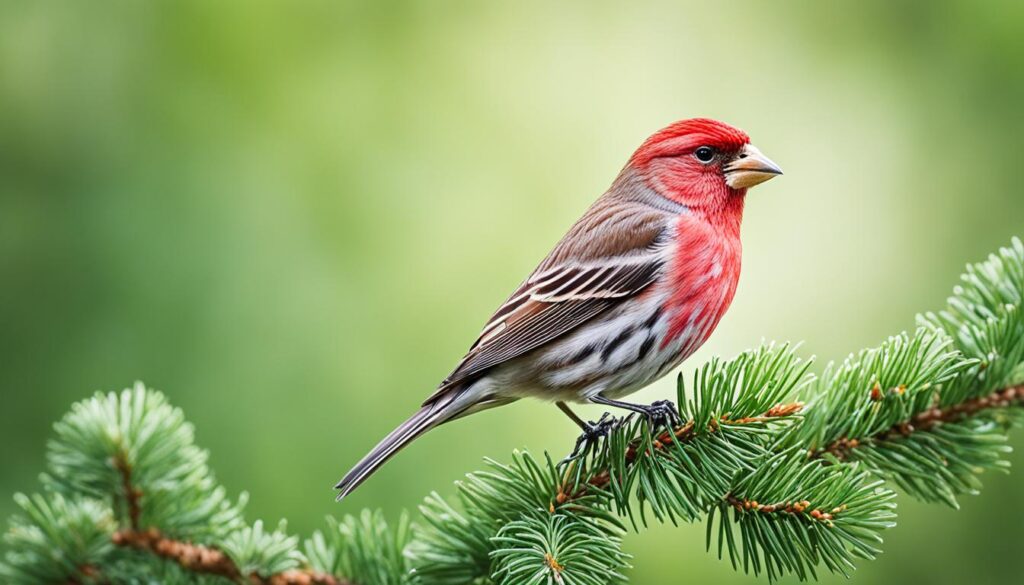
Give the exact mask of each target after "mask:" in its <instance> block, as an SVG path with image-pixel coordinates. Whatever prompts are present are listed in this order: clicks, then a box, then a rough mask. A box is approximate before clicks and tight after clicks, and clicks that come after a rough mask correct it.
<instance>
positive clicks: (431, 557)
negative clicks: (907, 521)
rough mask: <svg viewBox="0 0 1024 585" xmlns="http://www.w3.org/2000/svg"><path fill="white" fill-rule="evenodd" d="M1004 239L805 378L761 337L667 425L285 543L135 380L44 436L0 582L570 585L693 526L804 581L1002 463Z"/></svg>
mask: <svg viewBox="0 0 1024 585" xmlns="http://www.w3.org/2000/svg"><path fill="white" fill-rule="evenodd" d="M1022 299H1024V245H1022V244H1021V242H1020V241H1019V240H1017V239H1014V240H1013V242H1012V244H1011V246H1009V247H1007V248H1004V249H1002V250H1000V251H999V253H998V254H995V255H992V256H990V257H989V258H988V259H987V260H986V261H985V262H982V263H979V264H975V265H971V266H968V268H967V272H966V274H965V275H964V277H963V281H962V283H961V285H960V286H958V287H956V289H954V294H953V296H952V297H951V298H950V300H949V303H948V306H947V307H946V308H945V309H943V310H941V311H939V312H936V313H926V314H924V315H921V316H919V317H918V324H919V328H918V329H917V330H916V331H914V332H913V333H901V334H899V335H896V336H893V337H891V338H889V339H888V340H886V341H885V342H883V343H882V344H881V345H879V346H878V347H876V348H873V349H868V350H864V351H861V352H858V353H856V354H854V355H851V356H850V357H849V358H848V359H846V360H845V361H843V362H842V363H840V364H837V365H829V366H827V367H826V368H825V369H824V372H823V373H822V374H821V375H820V376H815V375H813V374H809V373H808V370H809V366H810V360H801V359H800V358H799V357H798V356H797V355H796V352H795V351H794V349H793V348H792V347H790V346H788V345H774V344H765V345H763V346H761V347H760V348H758V349H755V350H752V351H748V352H744V353H742V354H740V355H739V356H737V357H736V358H733V359H731V360H722V359H717V358H716V359H714V360H712V361H710V362H709V363H707V364H705V365H704V366H702V367H701V368H699V369H698V370H697V371H696V373H695V374H694V377H693V381H692V383H691V384H690V386H689V389H688V391H687V388H686V387H685V386H684V384H683V379H682V377H680V378H679V382H678V414H679V419H680V421H681V422H680V423H679V424H671V425H663V424H658V425H652V424H651V423H650V422H649V421H647V420H646V419H637V418H633V417H630V418H625V419H622V420H620V421H619V422H618V423H617V424H616V425H614V426H613V427H612V428H611V429H610V431H609V433H608V434H607V435H606V436H605V437H603V438H600V439H598V440H595V441H592V442H590V443H588V444H585V445H584V448H583V449H582V450H580V451H578V452H575V453H573V454H572V456H570V457H568V458H566V459H564V460H561V461H558V462H556V461H555V460H554V459H553V458H552V457H551V456H550V455H548V454H545V455H544V456H543V457H541V458H535V457H533V456H532V455H530V454H529V453H525V452H517V453H514V454H513V456H512V459H511V461H510V462H509V463H500V462H497V461H493V460H488V461H487V467H486V469H484V470H482V471H478V472H475V473H471V474H469V475H468V476H467V477H466V479H465V480H464V481H461V482H458V483H457V486H456V491H455V495H454V497H452V498H444V497H442V496H440V495H439V494H437V493H433V494H431V495H430V496H428V497H427V498H426V500H425V501H424V503H423V505H422V506H421V507H420V514H419V519H418V520H417V521H416V522H415V523H413V522H411V521H410V520H409V518H408V517H407V516H405V515H403V516H401V517H400V518H399V519H398V521H397V522H396V523H394V524H389V523H388V522H387V521H386V520H385V518H384V516H383V514H382V513H380V512H379V511H378V512H369V511H364V512H363V513H362V514H360V515H359V516H346V517H344V518H342V519H341V520H335V519H333V518H328V519H327V526H326V528H325V529H323V530H320V531H316V532H314V534H313V535H312V536H311V537H310V538H308V539H305V540H300V539H299V538H298V537H297V536H293V535H289V534H288V533H287V532H286V527H285V525H284V523H283V522H282V523H281V524H280V525H279V526H278V527H277V529H275V530H267V529H265V528H264V526H263V524H262V523H261V522H259V521H257V522H255V523H253V524H247V523H246V522H245V520H244V518H243V509H244V504H245V495H244V494H242V495H240V496H239V497H238V498H237V499H235V500H232V499H230V498H229V497H228V496H227V493H226V491H225V490H224V489H223V488H222V487H220V486H219V485H218V484H217V482H216V480H215V477H214V476H213V474H212V472H211V471H210V469H209V468H208V466H207V464H206V461H207V454H206V452H205V451H203V450H202V449H200V448H199V447H197V446H196V445H195V443H194V436H193V430H192V427H191V426H190V425H189V424H188V423H187V422H186V421H185V417H184V415H183V413H182V412H181V411H180V410H179V409H176V408H173V407H172V406H170V405H169V404H168V402H167V400H166V399H165V398H164V396H163V395H162V394H160V393H159V392H155V391H152V390H147V389H146V388H145V387H143V386H142V385H141V384H137V385H136V386H135V387H134V388H131V389H128V390H125V391H123V392H121V393H109V394H97V395H95V396H94V397H92V398H90V399H87V400H84V401H82V402H79V403H77V404H75V405H74V406H73V407H72V409H71V412H69V413H68V415H66V416H65V417H64V418H63V419H62V420H61V421H60V422H58V423H57V424H56V425H55V438H54V439H53V440H52V441H51V442H50V443H49V445H48V447H49V449H48V453H47V471H46V473H45V474H43V476H42V487H43V489H42V491H41V492H40V493H38V494H34V495H32V496H25V495H21V494H18V495H16V496H15V500H16V502H17V504H18V507H19V509H20V512H19V513H17V514H16V515H15V516H14V517H13V518H12V519H11V522H10V530H9V531H8V532H7V534H6V535H5V537H4V542H5V544H6V552H5V554H4V557H3V561H2V562H0V579H2V580H3V581H4V582H9V583H13V584H16V585H19V584H26V585H28V584H44V583H71V584H83V585H84V584H93V583H95V584H101V583H151V582H154V581H156V582H160V583H169V584H178V583H181V584H184V583H201V584H210V585H212V584H215V583H231V582H235V583H265V584H274V585H287V584H304V585H384V584H389V585H390V584H400V585H432V584H460V585H461V584H466V583H476V584H489V583H495V584H516V585H519V584H542V583H544V584H547V583H554V584H579V585H597V584H599V583H615V582H624V581H626V576H627V574H628V569H629V562H630V558H629V555H628V554H626V553H625V552H624V551H623V550H622V537H623V535H624V534H625V532H626V531H629V530H642V529H643V528H644V527H646V526H647V524H648V523H649V522H651V521H655V522H672V523H674V524H678V523H692V522H697V521H704V522H706V531H707V547H708V549H709V550H710V551H714V552H715V553H717V555H718V556H719V558H723V559H728V562H729V563H730V564H731V565H732V566H733V567H734V568H735V569H737V570H743V571H745V572H751V573H754V574H765V575H766V576H767V577H768V578H769V580H773V579H776V578H778V577H781V576H783V575H795V576H796V577H798V578H800V579H808V578H815V577H816V576H817V575H818V573H819V571H821V570H826V571H830V572H839V573H843V574H848V573H849V572H850V571H851V570H852V569H853V568H854V566H855V564H854V563H855V560H856V559H858V558H861V559H871V558H874V557H875V556H876V555H877V554H878V553H879V551H880V545H881V532H882V531H883V530H884V529H887V528H890V527H891V526H893V519H894V508H895V501H894V498H895V495H894V492H893V491H892V490H891V489H890V488H889V487H888V485H889V484H890V483H891V484H893V485H895V486H898V487H900V488H901V489H902V490H903V491H905V492H906V493H908V494H909V495H911V496H913V497H917V498H920V499H922V500H925V501H936V502H943V503H946V504H948V505H951V506H956V505H957V498H958V497H959V496H961V495H964V494H973V493H977V491H978V490H979V488H980V487H981V482H980V479H979V475H980V473H981V472H982V471H984V470H986V469H1005V468H1006V465H1007V463H1006V461H1005V453H1006V451H1007V450H1008V447H1007V446H1006V444H1005V443H1006V432H1007V431H1008V430H1009V429H1011V428H1013V427H1015V426H1019V425H1020V424H1021V423H1022V422H1024V316H1022V312H1021V301H1022Z"/></svg>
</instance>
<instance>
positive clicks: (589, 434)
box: [558, 412, 619, 467]
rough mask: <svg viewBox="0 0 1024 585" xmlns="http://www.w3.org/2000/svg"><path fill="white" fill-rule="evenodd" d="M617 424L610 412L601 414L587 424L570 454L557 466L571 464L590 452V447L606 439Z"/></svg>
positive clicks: (617, 420) (617, 421)
mask: <svg viewBox="0 0 1024 585" xmlns="http://www.w3.org/2000/svg"><path fill="white" fill-rule="evenodd" d="M617 424H619V419H617V418H615V417H614V416H612V415H611V413H610V412H606V413H604V414H602V415H601V418H599V419H597V421H596V422H593V421H591V422H588V423H587V428H586V429H584V431H583V433H582V434H580V436H579V438H577V439H576V446H575V447H573V449H572V453H570V454H569V456H568V457H566V458H565V459H563V460H562V461H561V462H560V463H559V464H558V465H559V467H561V466H563V465H566V464H568V463H571V462H572V461H576V460H577V459H579V458H581V457H583V456H584V455H586V454H587V452H588V451H589V450H590V447H591V446H592V445H596V444H597V443H598V441H600V440H601V439H603V438H605V437H607V436H608V433H610V432H611V430H612V429H613V428H615V426H616V425H617Z"/></svg>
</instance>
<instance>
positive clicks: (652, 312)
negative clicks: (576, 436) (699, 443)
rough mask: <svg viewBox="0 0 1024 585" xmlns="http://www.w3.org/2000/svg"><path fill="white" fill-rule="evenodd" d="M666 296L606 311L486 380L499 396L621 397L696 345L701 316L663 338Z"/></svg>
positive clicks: (655, 295) (655, 293) (666, 369)
mask: <svg viewBox="0 0 1024 585" xmlns="http://www.w3.org/2000/svg"><path fill="white" fill-rule="evenodd" d="M666 298H667V293H664V292H662V291H660V290H657V289H656V290H655V291H653V292H652V293H651V294H648V295H645V296H644V297H643V298H642V299H636V300H634V301H632V302H628V303H625V304H624V305H622V306H621V307H619V308H616V309H614V310H612V311H609V312H608V313H607V314H606V315H603V316H601V317H599V318H597V319H594V320H593V321H591V322H589V323H587V324H585V325H583V326H582V327H580V328H579V329H577V330H575V331H573V332H572V333H570V334H568V335H566V336H565V337H564V338H562V339H560V340H557V341H555V342H553V343H551V344H549V345H547V346H544V347H542V348H540V349H538V350H536V351H533V352H531V353H528V354H526V355H524V356H522V357H519V358H516V359H514V360H511V361H509V362H506V363H505V364H502V365H501V366H499V367H497V368H495V369H494V370H493V371H492V372H491V373H490V374H489V375H488V376H487V379H486V380H485V381H484V382H485V383H484V384H483V386H484V387H486V388H487V390H488V391H490V392H492V393H494V394H497V395H501V396H515V397H523V396H532V397H535V398H542V399H547V400H568V401H578V400H587V399H588V398H590V397H593V396H595V395H597V394H602V395H604V396H606V397H609V398H616V397H620V396H625V395H627V394H630V393H632V392H635V391H637V390H639V389H641V388H643V387H645V386H647V385H648V384H650V383H651V382H654V381H655V380H657V379H659V378H661V377H662V376H664V375H665V374H667V373H668V372H669V371H671V370H672V369H673V368H675V367H676V366H677V365H679V363H680V362H682V361H683V360H684V359H686V358H687V357H689V356H690V355H691V354H692V353H693V352H694V351H696V350H697V348H698V347H699V345H700V342H701V341H702V338H703V336H702V335H701V331H700V330H701V329H703V325H704V324H703V323H702V321H703V319H701V314H700V313H701V312H702V311H695V312H694V314H693V315H692V316H691V317H690V319H689V323H688V324H687V326H686V328H685V329H684V330H683V332H682V334H681V335H678V336H677V337H675V338H674V339H673V340H672V341H670V342H669V343H667V344H666V343H665V342H664V340H665V337H666V335H667V332H668V329H669V321H670V319H671V317H672V315H671V314H669V313H668V312H666V311H663V310H659V308H660V307H663V306H664V305H665V301H666Z"/></svg>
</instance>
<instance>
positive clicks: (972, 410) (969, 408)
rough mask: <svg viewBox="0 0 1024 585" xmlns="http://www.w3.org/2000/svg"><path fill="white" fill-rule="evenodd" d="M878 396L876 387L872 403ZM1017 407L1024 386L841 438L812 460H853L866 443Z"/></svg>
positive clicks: (1021, 400)
mask: <svg viewBox="0 0 1024 585" xmlns="http://www.w3.org/2000/svg"><path fill="white" fill-rule="evenodd" d="M876 396H881V390H880V388H879V387H878V385H877V384H876V385H875V387H874V388H872V389H871V400H872V401H875V402H877V401H879V400H881V398H876ZM1016 403H1024V384H1022V385H1018V386H1010V387H1009V388H1003V389H1002V390H996V391H995V392H992V393H991V394H987V395H985V396H978V397H976V398H970V399H968V400H965V401H963V402H961V403H959V404H953V405H951V406H947V407H944V408H940V407H938V406H936V407H933V408H930V409H928V410H925V411H923V412H919V413H917V414H916V415H914V417H913V418H911V419H909V420H906V421H902V422H898V423H896V424H894V425H892V426H891V427H889V428H888V429H886V430H884V431H882V432H880V433H878V434H877V435H875V436H872V437H862V438H857V437H840V438H838V439H836V440H835V441H833V442H832V443H831V444H830V445H829V446H828V447H825V448H824V449H818V450H815V451H811V453H810V457H811V458H812V459H813V458H817V457H821V456H822V455H824V454H826V453H829V454H831V455H833V456H835V457H836V458H837V459H840V460H843V459H846V458H847V457H849V456H850V453H851V451H853V450H854V449H856V448H858V447H860V446H862V445H864V444H865V443H871V442H875V441H887V440H890V439H897V438H901V437H908V436H910V435H911V434H913V433H915V432H918V431H927V430H929V429H932V428H935V427H937V426H939V425H942V424H944V423H950V422H957V421H960V420H963V419H965V418H967V417H969V416H971V415H973V414H976V413H978V412H980V411H982V410H987V409H990V408H1005V407H1007V406H1010V405H1012V404H1016Z"/></svg>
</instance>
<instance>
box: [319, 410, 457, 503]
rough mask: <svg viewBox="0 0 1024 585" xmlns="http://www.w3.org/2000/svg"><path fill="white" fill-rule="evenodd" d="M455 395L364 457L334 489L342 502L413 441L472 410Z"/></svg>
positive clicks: (402, 426) (404, 425) (412, 419)
mask: <svg viewBox="0 0 1024 585" xmlns="http://www.w3.org/2000/svg"><path fill="white" fill-rule="evenodd" d="M455 394H456V393H452V394H449V395H447V396H441V397H439V398H438V399H437V400H435V401H433V402H430V403H428V404H425V405H424V406H423V407H422V408H420V409H419V411H417V412H416V414H414V415H412V416H411V417H409V419H408V420H407V421H405V422H403V423H402V424H400V425H398V428H396V429H395V430H393V431H391V432H390V433H388V436H386V437H384V438H383V439H382V440H381V441H380V443H377V446H376V447H374V448H373V450H372V451H370V452H369V453H368V454H367V455H366V456H365V457H363V458H362V460H360V461H359V463H356V465H355V467H353V468H352V469H351V470H350V471H349V472H348V473H346V474H345V477H343V478H342V479H341V481H339V482H338V485H336V486H334V489H337V490H339V493H338V500H341V499H342V498H344V497H345V496H347V495H349V494H350V493H352V491H353V490H355V489H356V488H357V487H359V484H361V483H363V482H364V481H366V479H367V478H368V477H370V475H372V474H373V472H375V471H377V469H378V468H379V467H380V466H381V465H384V463H385V462H386V461H387V460H388V459H390V458H391V457H392V456H393V455H394V454H395V453H398V451H399V450H401V449H402V448H403V447H405V446H406V445H408V444H409V443H410V442H412V440H413V439H415V438H417V437H419V436H420V435H422V434H423V433H425V432H427V431H429V430H430V429H432V428H434V427H436V426H437V425H439V424H441V423H443V422H447V421H449V420H451V419H453V418H455V417H457V416H459V415H460V414H461V413H462V411H464V410H465V409H466V408H468V407H469V406H471V404H466V403H465V401H464V400H457V399H456V398H457V396H456V395H455Z"/></svg>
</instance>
